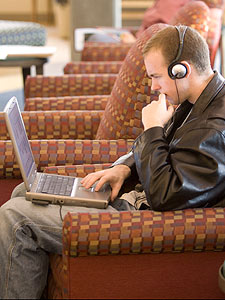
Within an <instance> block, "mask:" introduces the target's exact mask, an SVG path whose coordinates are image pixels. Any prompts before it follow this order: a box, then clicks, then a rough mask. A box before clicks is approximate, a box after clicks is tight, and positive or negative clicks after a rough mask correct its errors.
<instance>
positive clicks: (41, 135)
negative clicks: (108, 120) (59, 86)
mask: <svg viewBox="0 0 225 300" xmlns="http://www.w3.org/2000/svg"><path fill="white" fill-rule="evenodd" d="M102 115H103V111H101V110H95V111H94V110H93V111H82V110H80V111H79V110H78V111H60V110H59V111H24V112H22V117H23V121H24V125H25V128H26V132H27V136H28V139H29V140H35V139H94V138H95V135H96V132H97V128H98V126H99V123H100V120H101V118H102ZM7 139H9V134H8V130H7V127H6V122H5V118H4V113H3V112H0V140H7Z"/></svg>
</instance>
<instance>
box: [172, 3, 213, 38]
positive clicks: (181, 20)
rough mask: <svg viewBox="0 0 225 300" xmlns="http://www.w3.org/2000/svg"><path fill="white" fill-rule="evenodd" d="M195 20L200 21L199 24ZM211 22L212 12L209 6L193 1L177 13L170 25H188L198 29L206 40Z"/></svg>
mask: <svg viewBox="0 0 225 300" xmlns="http://www.w3.org/2000/svg"><path fill="white" fill-rule="evenodd" d="M195 20H198V22H196V21H195ZM209 20H210V10H209V8H208V6H207V5H206V4H205V3H204V2H202V1H191V2H188V3H187V4H186V5H185V6H184V7H182V8H181V9H179V10H178V11H177V13H176V14H175V16H174V17H173V18H172V20H171V21H170V24H171V25H178V24H182V25H188V26H190V27H192V28H194V29H196V30H197V31H198V32H199V33H200V34H201V35H202V36H203V37H204V38H205V39H206V38H207V35H208V29H209V28H208V26H209Z"/></svg>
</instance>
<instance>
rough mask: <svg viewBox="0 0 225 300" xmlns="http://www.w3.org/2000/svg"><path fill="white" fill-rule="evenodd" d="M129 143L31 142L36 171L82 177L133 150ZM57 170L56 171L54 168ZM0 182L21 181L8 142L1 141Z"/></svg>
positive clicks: (130, 142) (119, 141) (127, 141)
mask: <svg viewBox="0 0 225 300" xmlns="http://www.w3.org/2000/svg"><path fill="white" fill-rule="evenodd" d="M132 145H133V141H132V140H126V141H125V140H116V141H109V140H101V141H96V140H95V141H91V140H53V139H49V140H31V141H30V146H31V150H32V152H33V156H34V160H35V163H36V165H37V169H38V171H40V172H42V171H45V172H46V173H58V174H65V175H71V176H77V175H79V176H80V177H84V176H85V175H87V174H88V173H90V172H94V171H96V170H100V169H102V168H106V167H108V166H109V165H110V164H111V163H113V162H114V161H115V160H116V159H118V158H119V157H120V156H122V155H124V154H126V153H127V152H128V151H129V150H130V149H131V147H132ZM55 166H57V167H55ZM0 178H1V179H3V178H21V174H20V169H19V166H18V163H17V161H16V158H15V153H14V150H13V145H12V142H11V141H10V140H5V141H0Z"/></svg>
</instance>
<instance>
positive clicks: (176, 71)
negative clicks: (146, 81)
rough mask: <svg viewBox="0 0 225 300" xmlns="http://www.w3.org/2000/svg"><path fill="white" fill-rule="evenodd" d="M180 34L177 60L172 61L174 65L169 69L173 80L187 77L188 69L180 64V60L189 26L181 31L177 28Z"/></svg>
mask: <svg viewBox="0 0 225 300" xmlns="http://www.w3.org/2000/svg"><path fill="white" fill-rule="evenodd" d="M175 28H176V29H177V31H178V34H179V49H178V52H177V55H176V58H175V59H174V60H173V61H172V63H171V64H170V65H169V67H168V74H169V77H170V78H171V79H173V80H175V79H181V78H184V77H185V76H186V75H187V67H186V66H185V65H184V64H182V63H181V62H179V59H180V57H181V54H182V50H183V45H184V36H185V33H186V30H187V26H185V27H184V29H183V30H182V31H181V30H180V28H179V27H177V26H175Z"/></svg>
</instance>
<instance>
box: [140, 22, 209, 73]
mask: <svg viewBox="0 0 225 300" xmlns="http://www.w3.org/2000/svg"><path fill="white" fill-rule="evenodd" d="M184 27H185V26H183V25H180V26H179V30H181V31H182V30H184ZM179 42H180V41H179V33H178V30H177V29H176V28H175V26H172V25H171V26H167V27H166V28H163V29H162V30H160V31H158V32H157V33H156V34H154V35H153V36H152V37H151V38H150V39H149V40H148V41H147V43H146V44H145V47H144V49H143V55H144V56H146V55H147V53H148V52H149V51H150V50H152V49H154V50H156V49H160V50H161V51H162V55H163V56H164V58H165V62H166V64H167V65H168V66H169V65H170V63H171V62H172V61H173V60H174V59H175V58H176V56H177V53H178V49H179V46H180V43H179ZM182 60H184V61H187V62H189V63H191V64H193V65H194V66H195V68H196V70H197V71H198V72H199V73H200V72H203V71H205V70H207V69H208V68H210V54H209V48H208V45H207V43H206V41H205V39H204V38H203V37H202V36H201V35H200V33H199V32H198V31H197V30H195V29H193V28H191V27H187V30H186V33H185V36H184V44H183V50H182V53H181V56H180V59H179V61H182Z"/></svg>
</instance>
